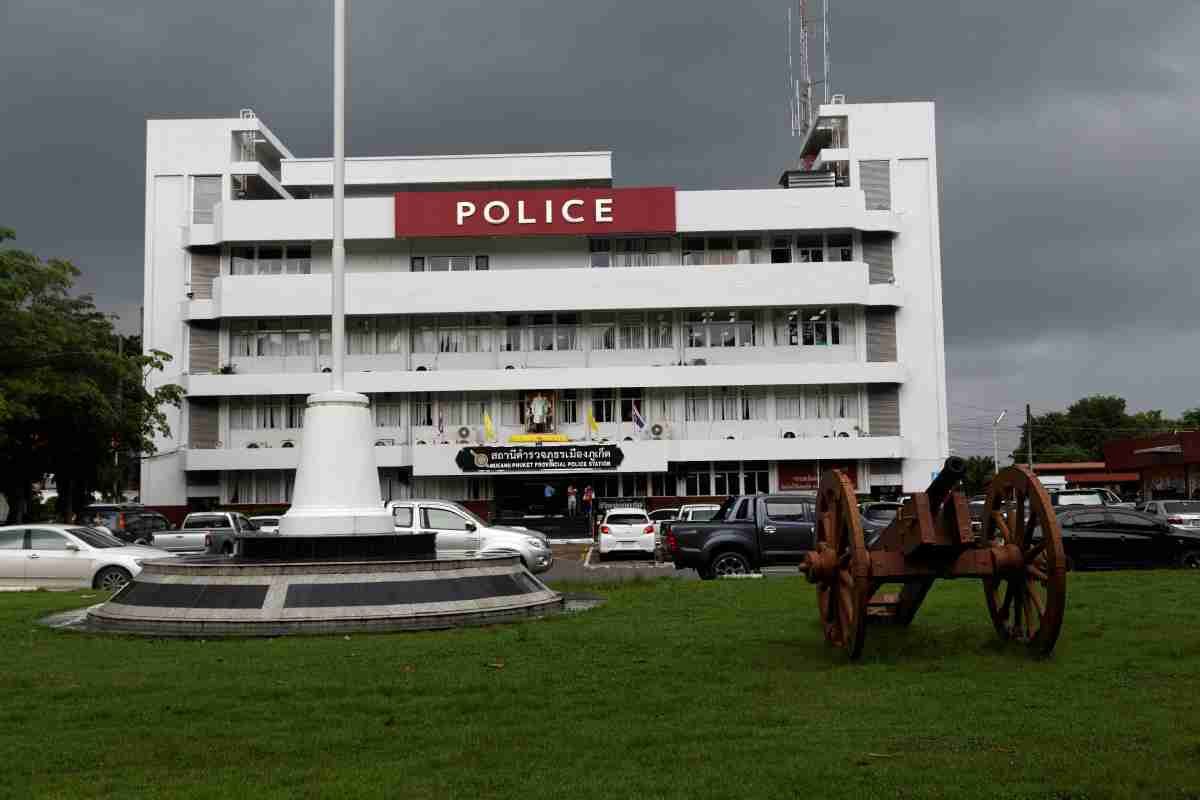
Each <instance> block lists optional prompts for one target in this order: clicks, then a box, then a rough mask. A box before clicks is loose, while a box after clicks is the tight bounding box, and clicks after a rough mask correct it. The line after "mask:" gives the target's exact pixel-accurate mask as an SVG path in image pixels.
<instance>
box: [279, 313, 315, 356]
mask: <svg viewBox="0 0 1200 800" xmlns="http://www.w3.org/2000/svg"><path fill="white" fill-rule="evenodd" d="M287 326H288V327H287V330H286V331H284V333H283V354H284V355H285V356H311V355H312V354H313V335H312V329H311V328H310V327H309V322H308V320H307V319H305V318H303V317H300V318H298V319H289V320H287Z"/></svg>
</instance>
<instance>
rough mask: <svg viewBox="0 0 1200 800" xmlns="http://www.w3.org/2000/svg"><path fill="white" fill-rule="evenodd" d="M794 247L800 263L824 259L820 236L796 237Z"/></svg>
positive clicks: (823, 248)
mask: <svg viewBox="0 0 1200 800" xmlns="http://www.w3.org/2000/svg"><path fill="white" fill-rule="evenodd" d="M796 249H797V251H798V253H799V256H800V262H801V263H815V262H818V261H824V260H825V247H824V243H823V242H822V241H821V236H820V235H816V236H798V237H796Z"/></svg>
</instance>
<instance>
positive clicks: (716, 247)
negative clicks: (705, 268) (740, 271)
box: [704, 236, 737, 264]
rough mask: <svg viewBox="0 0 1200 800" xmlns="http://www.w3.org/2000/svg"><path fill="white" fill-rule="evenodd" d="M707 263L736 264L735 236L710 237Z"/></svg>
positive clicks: (705, 261) (705, 259)
mask: <svg viewBox="0 0 1200 800" xmlns="http://www.w3.org/2000/svg"><path fill="white" fill-rule="evenodd" d="M706 249H707V253H705V258H704V263H705V264H735V263H737V252H736V251H735V250H734V249H733V237H731V236H714V237H711V238H709V240H708V247H707V248H706Z"/></svg>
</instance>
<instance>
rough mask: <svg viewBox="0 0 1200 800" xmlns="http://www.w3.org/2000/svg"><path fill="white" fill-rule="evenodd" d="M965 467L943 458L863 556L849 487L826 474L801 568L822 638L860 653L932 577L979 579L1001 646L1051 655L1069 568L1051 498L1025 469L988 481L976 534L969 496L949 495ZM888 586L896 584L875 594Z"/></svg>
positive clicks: (910, 613)
mask: <svg viewBox="0 0 1200 800" xmlns="http://www.w3.org/2000/svg"><path fill="white" fill-rule="evenodd" d="M965 466H966V465H965V462H964V461H963V460H962V459H961V458H957V457H954V456H952V457H950V458H948V459H946V463H945V466H944V467H943V468H942V471H941V472H940V473H939V474H938V475H937V477H935V478H934V479H933V481H932V483H930V485H929V488H928V489H926V490H925V491H924V492H918V493H916V494H914V495H912V496H911V497H910V498H908V499H907V500H906V501H905V503H904V506H903V508H902V509H901V510H900V512H899V513H898V514H897V515H896V519H895V520H894V521H893V522H892V524H891V525H889V526H888V527H887V528H886V529H885V530H884V531H883V533H882V534H881V535H880V538H879V540H878V542H876V543H874V544H873V545H872V547H871V549H870V550H868V549H867V546H866V544H865V543H864V538H863V529H862V523H861V521H860V519H859V511H858V504H857V501H856V499H855V496H854V489H853V487H852V486H851V484H850V481H849V480H848V479H847V478H846V476H845V475H844V474H843V473H842V472H840V471H838V470H831V471H829V472H827V473H825V474H824V475H823V476H822V477H821V483H820V490H819V493H818V495H817V548H816V549H815V550H814V551H812V552H810V553H809V554H808V556H807V558H806V559H805V561H804V563H803V564H802V565H801V567H800V569H801V571H803V572H804V573H805V574H806V575H807V576H808V580H809V582H810V583H815V584H816V585H817V599H818V605H819V608H820V614H821V621H822V623H823V625H824V628H825V639H826V641H828V642H829V644H831V645H835V646H837V647H842V648H845V650H846V652H847V653H848V654H849V656H850V658H852V659H853V658H858V656H859V655H861V653H862V648H863V638H864V635H865V633H866V627H867V623H868V622H883V623H891V624H899V625H907V624H909V623H910V622H912V620H913V617H915V616H916V614H917V611H918V610H919V609H920V608H921V602H922V601H923V600H924V599H925V595H926V594H927V593H928V592H929V589H930V587H931V586H932V585H933V582H934V581H935V580H937V579H938V578H980V579H982V580H983V590H984V600H985V601H986V603H987V609H988V613H989V614H990V615H991V618H992V624H993V625H994V626H995V628H996V632H997V633H998V634H999V635H1000V637H1001V638H1002V639H1006V640H1007V639H1013V640H1016V641H1019V642H1023V643H1025V644H1027V645H1028V646H1029V648H1030V650H1031V651H1032V652H1033V653H1035V654H1038V655H1048V654H1049V653H1050V652H1051V651H1052V650H1053V649H1054V643H1055V642H1056V641H1057V640H1058V633H1059V630H1060V629H1061V628H1062V622H1063V610H1064V607H1065V605H1066V589H1067V580H1066V560H1065V557H1064V555H1063V544H1062V533H1061V531H1060V529H1059V525H1058V520H1057V518H1056V517H1055V514H1054V509H1053V507H1052V506H1051V504H1050V496H1049V495H1048V494H1047V493H1046V490H1045V489H1044V488H1043V487H1042V484H1041V482H1040V481H1038V479H1037V477H1036V476H1034V474H1033V473H1032V472H1030V471H1029V470H1028V469H1026V468H1025V467H1019V466H1017V467H1009V468H1008V469H1004V470H1001V472H1000V473H999V475H997V476H996V477H995V479H993V481H992V485H991V488H990V489H989V490H988V495H987V503H986V505H985V508H984V515H983V526H982V530H980V531H972V530H971V518H970V516H969V514H968V513H967V501H966V498H964V497H963V496H962V494H961V493H960V492H958V491H955V487H957V486H958V484H959V483H960V482H961V481H962V478H963V475H964V472H965ZM886 584H900V585H901V587H900V590H899V592H896V593H889V594H882V593H880V592H879V590H880V588H881V587H883V586H884V585H886Z"/></svg>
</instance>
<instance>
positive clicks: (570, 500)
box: [567, 481, 579, 517]
mask: <svg viewBox="0 0 1200 800" xmlns="http://www.w3.org/2000/svg"><path fill="white" fill-rule="evenodd" d="M577 494H578V492H577V491H576V489H575V482H574V481H572V482H571V483H568V484H567V516H568V517H573V516H575V514H576V513H577V512H578V511H579V498H578V497H577V496H576V495H577Z"/></svg>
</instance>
